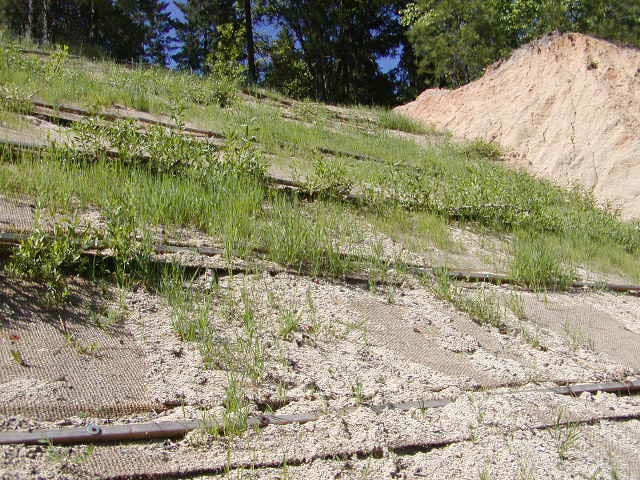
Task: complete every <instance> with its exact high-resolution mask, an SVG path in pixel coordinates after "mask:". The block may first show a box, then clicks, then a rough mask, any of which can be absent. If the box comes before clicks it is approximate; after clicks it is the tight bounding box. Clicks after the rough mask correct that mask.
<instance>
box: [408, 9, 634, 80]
mask: <svg viewBox="0 0 640 480" xmlns="http://www.w3.org/2000/svg"><path fill="white" fill-rule="evenodd" d="M403 21H404V23H405V25H406V26H407V27H409V32H408V38H409V39H410V41H411V44H412V45H413V48H414V51H415V55H416V64H417V67H418V74H420V75H422V77H423V78H424V80H425V82H426V85H430V86H452V87H455V86H459V85H463V84H465V83H467V82H469V81H471V80H473V79H474V78H477V77H478V76H480V75H481V74H482V73H483V71H484V69H485V67H486V66H487V65H489V64H491V63H493V62H494V61H496V60H498V59H499V58H501V57H504V56H506V55H508V54H509V52H510V51H511V50H512V49H514V48H517V47H518V46H520V45H522V44H524V43H526V42H528V41H531V40H533V39H534V38H538V37H540V36H542V35H544V34H547V33H550V32H553V31H560V32H584V33H590V34H594V35H598V36H601V37H603V38H606V39H610V40H616V41H620V42H624V43H630V44H633V45H639V46H640V3H639V2H630V1H627V0H421V1H418V2H414V3H413V4H411V5H409V7H408V8H407V9H405V10H404V11H403ZM426 85H425V86H426Z"/></svg>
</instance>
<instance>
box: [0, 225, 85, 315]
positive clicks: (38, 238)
mask: <svg viewBox="0 0 640 480" xmlns="http://www.w3.org/2000/svg"><path fill="white" fill-rule="evenodd" d="M88 240H89V237H88V236H87V235H86V234H79V233H77V229H76V228H74V227H73V226H67V227H63V226H60V225H54V227H53V231H52V232H51V233H49V232H46V231H45V230H44V229H43V228H41V227H40V226H38V227H37V228H36V229H35V230H34V231H33V233H32V234H31V235H30V236H29V237H28V238H27V239H26V240H25V241H24V242H22V243H21V244H20V246H19V247H18V248H17V250H16V251H15V252H14V253H13V255H12V257H11V259H10V261H9V263H8V264H7V265H6V267H5V271H6V272H7V273H8V274H9V275H13V276H15V277H18V278H26V279H29V280H38V281H40V282H42V283H43V284H44V285H45V286H46V289H47V292H46V294H45V298H44V300H45V302H46V303H47V304H48V305H50V306H52V307H59V306H61V305H62V304H64V303H65V301H66V300H67V299H68V297H69V294H70V292H69V289H68V287H67V283H66V275H69V274H73V273H76V272H77V271H82V270H84V269H86V268H88V265H87V260H86V259H85V258H82V257H81V255H80V252H81V249H82V248H86V247H87V246H89V245H90V243H89V242H88Z"/></svg>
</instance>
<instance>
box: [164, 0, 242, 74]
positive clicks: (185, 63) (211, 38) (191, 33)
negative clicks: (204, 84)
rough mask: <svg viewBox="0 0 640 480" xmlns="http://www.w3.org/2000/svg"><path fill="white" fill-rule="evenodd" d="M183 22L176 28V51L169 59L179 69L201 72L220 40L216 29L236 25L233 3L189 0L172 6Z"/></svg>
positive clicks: (237, 22)
mask: <svg viewBox="0 0 640 480" xmlns="http://www.w3.org/2000/svg"><path fill="white" fill-rule="evenodd" d="M176 5H177V7H178V8H179V9H180V11H181V13H182V15H183V16H184V21H181V22H178V23H177V24H176V33H177V40H178V43H179V44H180V50H179V51H178V53H177V54H176V55H174V56H173V58H174V60H175V61H176V62H177V63H178V66H179V67H180V68H186V69H191V70H194V71H198V72H201V71H205V70H206V61H207V58H208V57H209V55H210V53H211V52H212V51H214V50H215V48H216V46H217V43H218V41H219V39H220V35H219V31H218V27H219V26H220V25H224V24H231V25H234V26H237V25H238V24H239V22H240V17H239V15H238V10H237V6H236V2H235V1H231V0H189V1H183V2H180V3H176Z"/></svg>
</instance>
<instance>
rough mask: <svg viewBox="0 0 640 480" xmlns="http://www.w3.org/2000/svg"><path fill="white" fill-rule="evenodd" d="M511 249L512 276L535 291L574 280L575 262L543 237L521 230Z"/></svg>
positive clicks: (565, 287) (561, 286)
mask: <svg viewBox="0 0 640 480" xmlns="http://www.w3.org/2000/svg"><path fill="white" fill-rule="evenodd" d="M512 250H513V260H512V263H511V268H510V270H511V276H512V277H513V278H514V279H515V280H516V281H518V282H521V283H522V284H524V285H527V286H528V287H531V288H532V289H534V290H536V291H542V290H546V289H549V288H552V289H560V290H563V289H567V288H568V287H570V286H571V284H572V283H573V281H574V280H575V270H574V268H573V266H571V265H570V264H568V262H567V260H566V258H563V256H562V255H561V253H560V252H559V251H558V249H557V248H555V247H554V246H553V245H551V244H550V243H549V242H548V241H547V240H545V239H543V238H542V237H539V236H535V235H530V234H524V233H521V234H520V233H519V234H518V235H517V236H516V240H515V242H514V244H513V249H512Z"/></svg>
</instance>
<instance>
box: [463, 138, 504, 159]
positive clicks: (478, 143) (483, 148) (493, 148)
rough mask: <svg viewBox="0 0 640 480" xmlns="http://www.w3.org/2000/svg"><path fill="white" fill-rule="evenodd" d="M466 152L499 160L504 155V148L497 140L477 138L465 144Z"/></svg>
mask: <svg viewBox="0 0 640 480" xmlns="http://www.w3.org/2000/svg"><path fill="white" fill-rule="evenodd" d="M464 152H465V153H466V154H467V155H469V156H472V157H473V156H475V157H480V158H486V159H489V160H498V159H499V158H500V157H501V156H502V148H500V145H498V144H497V143H495V142H487V141H485V140H475V141H473V142H471V143H468V144H466V145H465V148H464Z"/></svg>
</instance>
